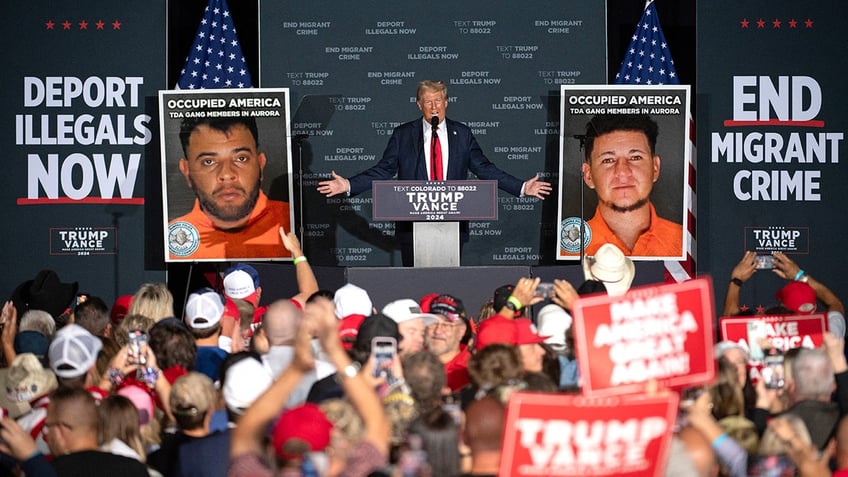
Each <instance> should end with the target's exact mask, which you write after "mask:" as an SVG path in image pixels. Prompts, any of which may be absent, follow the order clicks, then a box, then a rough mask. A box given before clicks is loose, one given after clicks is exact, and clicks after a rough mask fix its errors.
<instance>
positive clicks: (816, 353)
mask: <svg viewBox="0 0 848 477" xmlns="http://www.w3.org/2000/svg"><path fill="white" fill-rule="evenodd" d="M792 376H793V377H794V379H795V401H796V402H797V401H802V400H805V399H809V400H828V401H829V400H830V395H831V394H832V393H833V389H834V385H835V382H836V381H835V378H834V377H833V364H831V362H830V358H829V357H828V356H827V353H825V351H824V350H823V349H820V348H816V349H807V348H804V349H802V350H801V351H800V352H799V353H798V357H797V358H795V361H793V362H792Z"/></svg>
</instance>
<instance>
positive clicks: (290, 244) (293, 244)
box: [280, 227, 303, 257]
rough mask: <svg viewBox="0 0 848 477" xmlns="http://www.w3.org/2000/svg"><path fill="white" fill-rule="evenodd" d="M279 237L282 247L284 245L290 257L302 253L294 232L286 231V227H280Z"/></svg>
mask: <svg viewBox="0 0 848 477" xmlns="http://www.w3.org/2000/svg"><path fill="white" fill-rule="evenodd" d="M280 239H281V240H282V241H283V247H286V250H288V251H289V252H290V253H291V254H292V257H299V256H301V255H303V249H302V248H301V247H300V240H298V239H297V235H296V234H295V233H294V232H289V233H286V229H284V228H282V227H280Z"/></svg>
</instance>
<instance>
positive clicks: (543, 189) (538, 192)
mask: <svg viewBox="0 0 848 477" xmlns="http://www.w3.org/2000/svg"><path fill="white" fill-rule="evenodd" d="M550 193H551V183H550V182H545V181H540V180H539V174H536V175H535V176H533V177H531V178H530V179H527V181H526V182H525V183H524V195H525V196H527V197H537V198H539V199H542V200H545V196H546V195H548V194H550Z"/></svg>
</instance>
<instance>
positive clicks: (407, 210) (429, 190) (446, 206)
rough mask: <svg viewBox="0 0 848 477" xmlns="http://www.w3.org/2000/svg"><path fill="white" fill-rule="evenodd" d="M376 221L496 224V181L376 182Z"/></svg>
mask: <svg viewBox="0 0 848 477" xmlns="http://www.w3.org/2000/svg"><path fill="white" fill-rule="evenodd" d="M372 189H373V197H374V200H373V220H375V221H382V220H386V221H388V220H396V221H415V222H449V221H458V220H497V219H498V182H497V181H374V182H373V183H372Z"/></svg>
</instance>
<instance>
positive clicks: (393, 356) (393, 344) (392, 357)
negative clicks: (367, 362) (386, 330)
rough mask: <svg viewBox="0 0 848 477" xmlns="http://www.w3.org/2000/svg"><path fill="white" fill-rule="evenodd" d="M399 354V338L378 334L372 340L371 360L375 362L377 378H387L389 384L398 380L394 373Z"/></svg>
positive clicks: (375, 375)
mask: <svg viewBox="0 0 848 477" xmlns="http://www.w3.org/2000/svg"><path fill="white" fill-rule="evenodd" d="M397 354H398V352H397V340H395V339H394V338H389V337H381V336H378V337H376V338H374V339H372V340H371V362H372V363H374V377H375V378H386V383H387V384H389V385H391V384H394V383H395V382H396V381H397V377H396V376H395V375H394V366H395V361H396V360H397Z"/></svg>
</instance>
